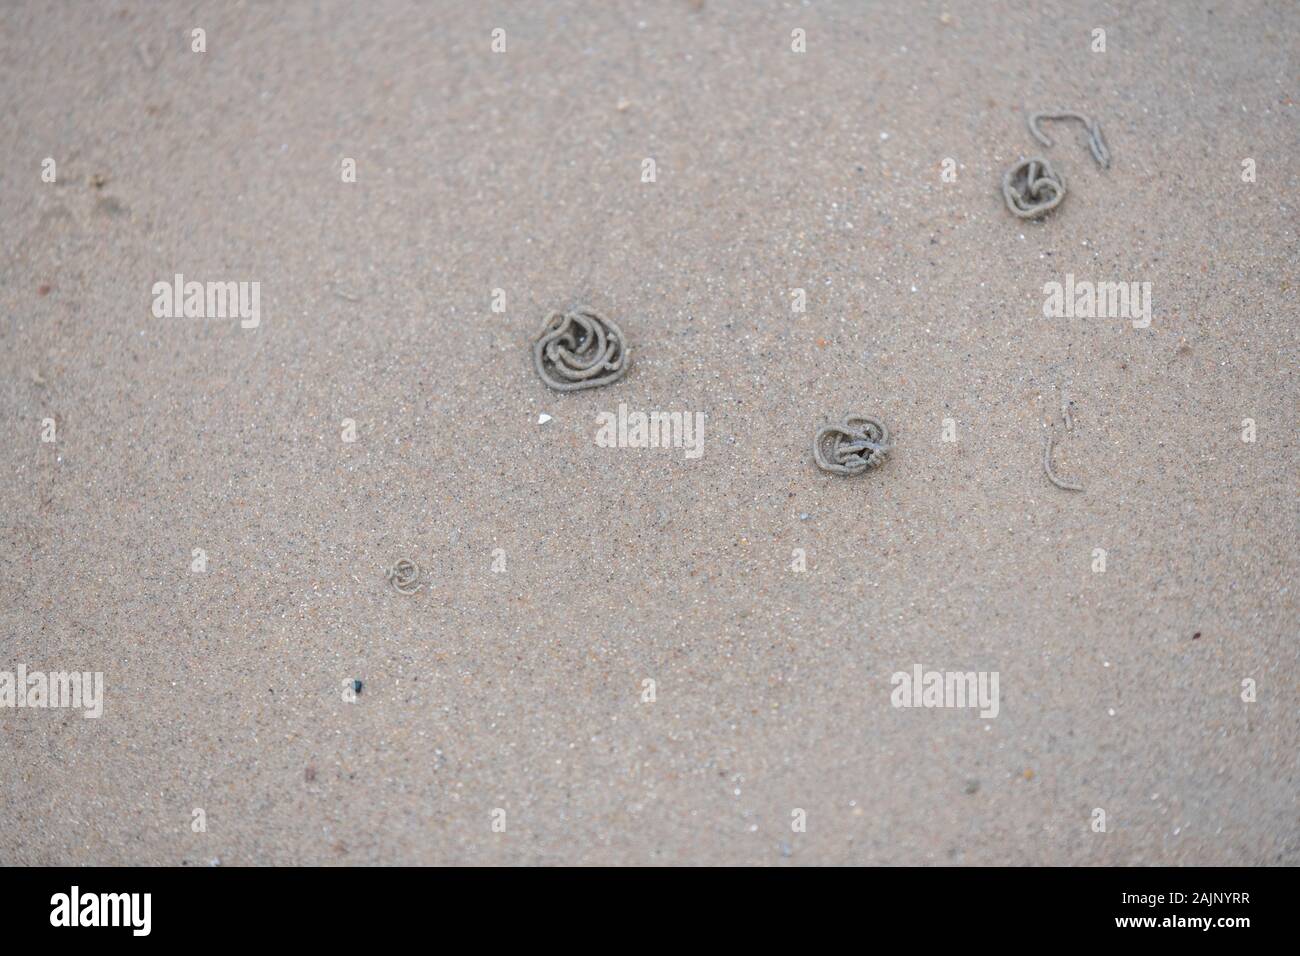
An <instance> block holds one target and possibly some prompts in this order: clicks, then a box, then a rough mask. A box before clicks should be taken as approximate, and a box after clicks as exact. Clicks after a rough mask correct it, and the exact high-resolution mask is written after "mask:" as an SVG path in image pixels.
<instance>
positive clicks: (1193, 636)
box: [1192, 631, 1201, 641]
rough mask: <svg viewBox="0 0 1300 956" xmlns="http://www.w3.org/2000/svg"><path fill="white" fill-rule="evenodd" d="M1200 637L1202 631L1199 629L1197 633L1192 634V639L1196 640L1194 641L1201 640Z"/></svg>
mask: <svg viewBox="0 0 1300 956" xmlns="http://www.w3.org/2000/svg"><path fill="white" fill-rule="evenodd" d="M1200 639H1201V632H1200V631H1197V632H1196V633H1195V634H1193V635H1192V640H1194V641H1199V640H1200Z"/></svg>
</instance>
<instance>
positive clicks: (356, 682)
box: [352, 680, 364, 694]
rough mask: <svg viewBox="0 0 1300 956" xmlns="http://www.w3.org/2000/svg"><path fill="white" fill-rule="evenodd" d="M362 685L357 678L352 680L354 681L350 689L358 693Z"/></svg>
mask: <svg viewBox="0 0 1300 956" xmlns="http://www.w3.org/2000/svg"><path fill="white" fill-rule="evenodd" d="M363 686H364V685H363V684H362V683H361V681H359V680H354V681H353V682H352V690H353V691H354V692H355V693H358V694H359V693H361V688H362V687H363Z"/></svg>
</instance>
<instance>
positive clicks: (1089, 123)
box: [1029, 110, 1110, 169]
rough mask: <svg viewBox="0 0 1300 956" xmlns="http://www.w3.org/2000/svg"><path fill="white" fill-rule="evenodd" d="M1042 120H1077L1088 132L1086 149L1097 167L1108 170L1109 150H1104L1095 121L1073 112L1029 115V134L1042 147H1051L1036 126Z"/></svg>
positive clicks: (1098, 127) (1099, 129)
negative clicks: (1090, 153)
mask: <svg viewBox="0 0 1300 956" xmlns="http://www.w3.org/2000/svg"><path fill="white" fill-rule="evenodd" d="M1042 120H1078V121H1079V122H1080V123H1082V124H1083V125H1084V128H1085V129H1087V131H1088V149H1090V150H1091V151H1092V158H1093V159H1095V160H1096V161H1097V165H1098V166H1100V167H1101V168H1102V169H1109V168H1110V150H1109V149H1107V148H1106V141H1105V140H1104V139H1102V138H1101V127H1100V126H1099V125H1097V121H1096V120H1091V119H1089V118H1088V117H1086V116H1084V115H1083V114H1082V113H1076V112H1074V111H1073V110H1059V111H1057V112H1055V113H1049V112H1045V111H1044V112H1038V113H1030V114H1029V132H1030V133H1031V134H1032V135H1033V137H1034V139H1036V140H1038V141H1039V142H1040V143H1042V144H1043V145H1044V146H1051V145H1052V141H1051V140H1050V139H1049V138H1048V136H1047V134H1046V133H1044V132H1043V131H1042V130H1041V129H1039V128H1038V124H1039V122H1041V121H1042Z"/></svg>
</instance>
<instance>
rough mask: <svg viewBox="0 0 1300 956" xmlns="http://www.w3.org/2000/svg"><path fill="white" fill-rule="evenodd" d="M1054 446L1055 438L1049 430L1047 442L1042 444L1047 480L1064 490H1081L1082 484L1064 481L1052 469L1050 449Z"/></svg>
mask: <svg viewBox="0 0 1300 956" xmlns="http://www.w3.org/2000/svg"><path fill="white" fill-rule="evenodd" d="M1054 448H1056V438H1055V437H1053V435H1052V433H1051V432H1050V431H1049V432H1048V433H1047V443H1046V444H1045V445H1044V446H1043V471H1044V472H1046V473H1047V480H1048V481H1050V482H1051V483H1052V484H1054V485H1056V487H1058V488H1061V489H1063V490H1065V491H1083V486H1082V485H1076V484H1072V483H1071V482H1068V481H1065V480H1064V479H1062V478H1060V477H1058V476H1057V474H1056V472H1054V471H1052V450H1053V449H1054Z"/></svg>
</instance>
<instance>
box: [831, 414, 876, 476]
mask: <svg viewBox="0 0 1300 956" xmlns="http://www.w3.org/2000/svg"><path fill="white" fill-rule="evenodd" d="M892 447H893V446H892V445H891V444H890V442H889V429H888V428H886V427H885V423H884V422H882V421H881V420H880V419H878V418H873V417H872V416H870V415H849V416H848V417H847V418H845V419H844V421H843V422H842V423H840V424H839V425H823V426H822V427H821V428H819V429H817V435H816V436H815V437H814V438H813V460H815V461H816V462H817V467H818V468H820V469H821V470H822V471H829V472H830V473H831V474H833V475H860V474H862V473H863V472H864V471H866V470H867V469H868V468H875V467H876V466H878V465H880V464H881V463H883V462H884V460H885V456H886V455H888V454H889V452H890V449H891V448H892Z"/></svg>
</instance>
